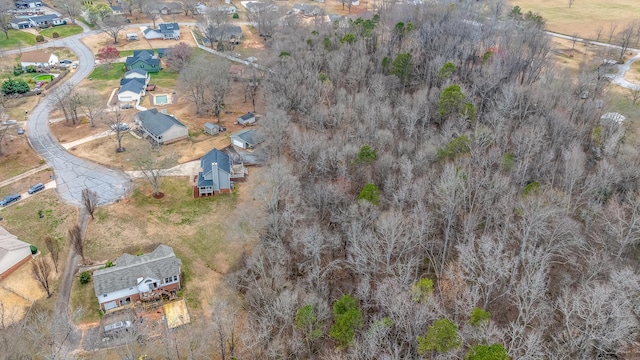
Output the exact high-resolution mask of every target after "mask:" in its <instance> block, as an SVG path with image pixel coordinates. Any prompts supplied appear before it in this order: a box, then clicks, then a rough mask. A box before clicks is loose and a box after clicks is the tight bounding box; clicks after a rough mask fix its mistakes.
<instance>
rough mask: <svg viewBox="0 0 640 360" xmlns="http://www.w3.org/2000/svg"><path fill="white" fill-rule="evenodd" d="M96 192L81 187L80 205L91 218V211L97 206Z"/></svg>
mask: <svg viewBox="0 0 640 360" xmlns="http://www.w3.org/2000/svg"><path fill="white" fill-rule="evenodd" d="M98 201H99V198H98V193H97V192H95V191H93V190H91V189H89V188H84V189H82V205H83V206H84V209H85V210H87V212H88V213H89V215H91V219H92V220H93V219H94V217H93V213H94V212H95V211H96V206H98Z"/></svg>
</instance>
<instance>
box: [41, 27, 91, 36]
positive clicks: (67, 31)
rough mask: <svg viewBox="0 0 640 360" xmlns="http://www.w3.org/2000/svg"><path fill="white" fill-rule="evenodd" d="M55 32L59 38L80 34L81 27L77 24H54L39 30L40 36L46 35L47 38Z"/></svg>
mask: <svg viewBox="0 0 640 360" xmlns="http://www.w3.org/2000/svg"><path fill="white" fill-rule="evenodd" d="M54 32H57V33H58V35H60V37H61V38H63V37H67V36H71V35H75V34H80V33H81V32H82V27H80V26H78V25H63V26H55V27H50V28H48V29H43V30H41V31H40V34H41V35H42V36H46V37H48V38H53V33H54Z"/></svg>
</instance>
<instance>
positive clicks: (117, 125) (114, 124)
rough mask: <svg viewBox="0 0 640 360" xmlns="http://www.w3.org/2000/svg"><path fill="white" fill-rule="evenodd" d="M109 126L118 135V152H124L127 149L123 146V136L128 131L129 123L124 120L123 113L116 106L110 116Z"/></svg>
mask: <svg viewBox="0 0 640 360" xmlns="http://www.w3.org/2000/svg"><path fill="white" fill-rule="evenodd" d="M108 122H109V126H110V127H111V130H112V131H113V132H114V133H115V135H116V141H117V142H118V147H117V148H116V152H119V153H120V152H124V151H125V150H126V149H125V148H123V147H122V137H123V136H124V134H125V132H126V131H127V124H125V122H124V121H123V120H122V113H120V109H119V108H117V107H116V108H115V109H114V111H113V115H111V116H109V117H108Z"/></svg>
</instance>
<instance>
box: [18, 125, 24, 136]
mask: <svg viewBox="0 0 640 360" xmlns="http://www.w3.org/2000/svg"><path fill="white" fill-rule="evenodd" d="M22 134H24V129H23V128H21V127H20V128H18V135H22Z"/></svg>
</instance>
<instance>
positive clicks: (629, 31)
mask: <svg viewBox="0 0 640 360" xmlns="http://www.w3.org/2000/svg"><path fill="white" fill-rule="evenodd" d="M637 28H638V22H637V21H632V22H630V23H629V24H627V25H626V26H625V27H624V28H623V29H622V31H621V32H620V33H619V34H618V37H620V61H623V59H624V54H625V53H626V52H627V50H628V49H629V47H630V46H631V44H632V43H633V42H634V41H636V36H637Z"/></svg>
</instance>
